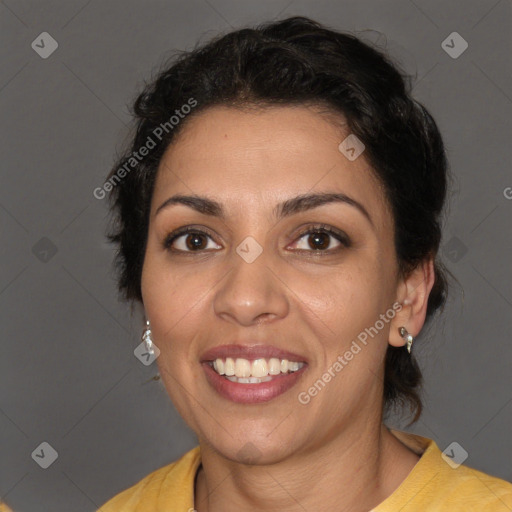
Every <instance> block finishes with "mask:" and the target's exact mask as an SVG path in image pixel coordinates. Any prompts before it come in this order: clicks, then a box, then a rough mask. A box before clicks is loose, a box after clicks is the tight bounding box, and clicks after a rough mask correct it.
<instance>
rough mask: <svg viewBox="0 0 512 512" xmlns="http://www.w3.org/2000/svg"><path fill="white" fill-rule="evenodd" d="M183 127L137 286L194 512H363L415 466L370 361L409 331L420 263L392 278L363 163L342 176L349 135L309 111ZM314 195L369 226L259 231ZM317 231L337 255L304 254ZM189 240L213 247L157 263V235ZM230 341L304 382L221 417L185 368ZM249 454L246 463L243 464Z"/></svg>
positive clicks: (157, 195) (314, 214) (332, 213)
mask: <svg viewBox="0 0 512 512" xmlns="http://www.w3.org/2000/svg"><path fill="white" fill-rule="evenodd" d="M183 128H184V129H183V130H182V132H181V133H180V135H179V137H178V138H177V139H176V140H175V141H174V143H173V144H172V145H171V146H170V147H169V148H168V150H167V151H166V153H165V154H164V156H163V158H162V161H161V164H160V167H159V170H158V174H157V179H156V184H155V189H154V195H153V198H152V205H151V214H150V223H149V232H148V242H147V248H146V254H145V260H144V266H143V273H142V283H141V285H142V295H143V302H144V308H145V312H146V315H147V318H148V319H149V320H150V322H151V328H152V333H153V341H154V343H155V344H156V345H157V346H158V348H159V349H160V351H161V354H160V356H159V358H158V359H157V363H158V367H159V370H160V375H161V377H162V381H163V383H164V385H165V387H166V389H167V392H168V393H169V396H170V398H171V399H172V401H173V403H174V405H175V407H176V408H177V410H178V411H179V413H180V414H181V415H182V416H183V418H184V419H185V421H186V422H187V424H188V425H189V426H190V427H191V428H192V429H193V430H194V431H195V433H196V434H197V436H198V439H199V443H200V446H201V454H202V466H201V467H200V470H199V472H198V474H197V480H196V486H195V507H196V509H197V510H198V511H199V512H205V511H209V512H214V511H223V512H229V511H237V512H239V511H240V510H251V511H268V510H287V511H290V512H291V511H296V510H297V511H304V510H326V511H327V510H338V511H347V512H348V511H361V512H363V511H368V510H370V509H371V508H372V507H375V506H376V505H378V504H379V503H380V502H382V501H383V500H384V499H385V498H386V497H387V496H389V495H390V494H391V493H392V492H393V491H394V490H395V489H396V488H397V487H398V486H399V485H400V483H401V482H402V481H403V480H404V479H405V477H406V476H407V475H408V473H409V472H410V471H411V469H412V468H413V467H414V465H415V464H416V463H417V461H418V460H419V457H418V456H417V455H416V454H415V453H414V452H412V451H411V450H410V449H409V448H407V447H406V446H405V445H404V444H402V443H401V442H400V441H398V440H397V438H395V437H394V436H393V435H392V434H391V433H390V432H389V430H388V429H387V428H386V427H385V426H384V425H383V424H382V415H381V409H382V388H383V379H384V357H385V353H386V348H387V346H388V343H389V344H392V345H394V346H401V345H403V344H404V340H403V339H402V338H401V337H400V336H399V334H398V328H399V327H400V326H404V327H405V328H406V329H407V330H408V331H409V332H410V333H411V334H413V335H417V334H418V333H419V331H420V330H421V328H422V326H423V323H424V321H425V315H426V306H427V299H428V294H429V293H430V290H431V288H432V285H433V281H434V274H433V265H432V261H431V260H425V262H424V263H423V264H422V265H420V266H419V267H418V268H417V269H416V270H415V271H413V272H412V273H411V274H410V275H409V276H407V278H403V277H401V276H400V274H399V272H398V263H397V259H396V253H395V249H394V244H393V236H394V227H393V219H392V215H391V212H390V207H389V204H388V202H387V199H386V196H385V192H384V190H383V187H382V186H381V184H380V183H379V181H378V180H377V179H376V178H375V175H374V173H373V171H372V170H371V168H370V166H369V164H368V162H367V161H366V160H365V158H364V153H363V154H362V155H361V156H360V157H358V158H357V159H356V160H354V161H349V160H348V159H347V158H346V157H345V156H344V155H343V154H342V153H341V152H340V151H339V150H338V145H339V144H340V142H341V141H342V140H344V139H345V137H346V136H347V135H348V133H349V132H348V131H347V130H346V127H345V126H343V124H342V123H337V124H336V123H334V122H333V121H332V119H330V118H328V117H327V116H326V115H324V114H321V113H320V111H319V110H318V109H315V108H313V107H305V106H300V107H290V106H286V107H284V106H279V107H271V108H266V109H263V110H260V111H256V110H246V111H241V110H237V109H234V108H228V107H213V108H209V109H207V110H205V111H203V112H202V113H200V114H199V115H197V116H195V117H193V118H190V119H189V120H187V123H186V124H185V125H184V127H183ZM313 192H333V193H343V194H346V195H347V196H350V197H351V198H352V199H354V200H356V201H358V202H359V203H360V204H361V205H363V207H364V208H365V209H366V211H367V212H368V214H369V216H370V218H371V222H370V221H369V220H368V219H367V218H366V217H365V215H363V214H362V213H361V212H360V211H359V210H358V209H357V208H355V207H354V206H351V205H349V204H342V203H329V204H324V205H322V206H319V207H316V208H314V209H311V210H308V211H304V212H300V213H296V214H294V215H291V216H290V217H285V218H283V219H281V220H277V219H276V218H275V217H273V209H274V207H275V205H276V204H278V203H280V202H282V201H285V200H287V199H290V198H293V197H295V196H297V195H300V194H305V193H313ZM174 194H186V195H192V194H194V195H200V196H207V197H209V198H211V199H214V200H216V201H218V202H219V203H221V205H222V206H223V208H224V210H225V218H224V219H221V218H218V217H214V216H211V215H206V214H204V213H199V212H197V211H195V210H194V209H192V208H190V207H188V206H185V205H180V204H178V205H171V206H168V207H166V208H163V209H161V210H160V211H159V212H158V213H156V211H157V209H158V207H159V206H160V205H161V204H162V203H163V202H164V201H166V200H167V199H168V198H169V197H170V196H172V195H174ZM316 223H323V224H326V225H328V226H330V227H333V228H337V229H338V230H341V231H343V232H344V233H346V235H347V236H348V237H349V239H350V241H351V243H350V245H349V247H345V246H344V245H343V244H341V243H340V242H339V241H337V240H336V238H334V237H332V236H329V235H324V236H323V238H321V239H320V241H319V242H316V245H315V240H314V237H312V236H311V235H308V234H306V235H302V236H301V235H300V229H301V228H307V227H308V226H314V225H315V224H316ZM188 225H194V227H195V228H197V229H204V228H206V229H209V230H210V232H211V233H212V237H211V238H210V237H209V236H208V235H204V236H203V237H201V236H200V237H199V239H198V241H197V240H195V237H194V235H188V238H187V235H184V236H182V237H181V238H179V239H177V240H175V241H174V245H173V246H174V248H176V249H181V250H183V251H186V250H187V245H186V243H185V242H186V241H187V239H188V241H189V244H190V239H191V238H192V242H193V241H196V243H198V242H199V245H200V246H201V248H202V250H201V251H199V252H197V251H196V252H193V251H194V250H193V246H192V250H191V249H190V245H189V246H188V251H189V252H188V253H186V254H184V253H179V252H174V253H173V252H172V251H170V250H169V249H166V248H164V241H165V239H166V237H167V236H168V235H169V233H171V232H172V231H173V230H176V229H177V228H180V227H182V226H188ZM247 236H251V237H253V238H254V239H255V240H256V241H257V242H258V243H259V244H260V246H261V247H262V249H263V252H262V254H261V255H260V256H259V257H258V258H257V259H256V260H255V261H254V262H252V263H247V262H246V261H245V260H244V259H242V258H241V257H240V256H239V255H238V254H237V252H236V247H237V246H238V245H239V244H240V243H241V242H242V240H244V239H245V238H246V237H247ZM312 238H313V240H312ZM201 243H202V245H201ZM323 244H324V245H323ZM318 245H320V246H321V247H324V248H323V249H320V250H319V249H315V247H318ZM322 251H323V252H322ZM395 302H399V303H400V304H403V308H402V310H401V311H400V312H399V313H397V314H396V316H395V317H394V318H393V319H392V320H391V321H390V322H389V323H386V324H385V327H384V328H383V329H382V330H381V331H380V332H379V334H378V335H377V336H375V337H374V338H373V339H371V341H370V342H369V343H368V345H367V346H364V347H363V348H362V350H361V351H360V352H359V353H358V354H357V355H355V356H354V358H353V359H352V360H351V361H350V362H349V364H347V365H346V366H345V367H344V368H343V370H342V371H341V372H339V373H337V374H336V377H335V378H333V379H332V380H331V381H330V382H329V383H328V384H327V385H326V386H325V387H324V388H323V389H322V390H321V392H319V393H318V394H317V395H316V396H315V397H313V398H312V399H311V401H310V402H309V403H308V404H307V405H303V404H301V403H299V401H298V398H297V395H298V393H299V392H301V391H307V390H308V388H309V387H311V386H312V385H313V383H314V382H315V381H316V380H317V379H319V378H321V376H322V374H324V373H325V371H326V370H327V369H328V368H329V367H331V366H332V364H333V363H334V362H335V361H336V360H337V357H338V356H339V355H343V354H344V353H345V352H346V351H347V350H348V349H349V347H350V345H351V342H352V340H354V339H356V338H357V335H358V334H359V333H360V332H362V331H364V329H365V328H367V327H369V326H373V325H374V324H375V322H376V320H378V319H379V316H380V315H381V314H383V313H385V312H386V310H388V309H389V308H390V307H391V306H392V304H393V303H395ZM235 340H238V341H239V342H240V340H241V341H242V343H243V342H246V343H248V344H251V343H250V342H251V340H252V342H253V343H254V342H256V343H266V344H271V345H275V346H277V347H279V348H282V349H285V350H290V351H292V352H295V353H297V354H300V355H302V356H303V357H304V358H305V360H306V361H307V362H308V367H307V370H306V371H305V372H304V374H303V375H302V376H301V379H300V380H299V382H298V383H297V384H296V385H295V386H294V387H293V388H292V389H290V390H288V391H287V392H285V393H284V394H282V395H280V396H278V397H277V398H274V399H273V400H271V401H269V402H264V403H261V404H236V403H233V402H231V401H229V400H226V399H225V398H223V397H221V396H220V395H218V394H217V392H216V391H215V390H214V389H213V388H212V387H211V386H210V385H209V383H208V382H207V380H206V377H205V374H204V371H203V368H202V366H201V364H200V362H199V361H200V356H201V354H203V353H204V352H205V351H206V350H207V349H210V348H212V347H215V346H217V345H223V344H229V343H234V342H235ZM248 443H252V444H251V445H249V444H248ZM249 446H250V449H251V453H252V456H253V460H252V464H245V463H244V462H245V459H244V454H246V453H247V450H248V449H249V448H248V447H249ZM319 497H321V499H319ZM319 507H321V508H319Z"/></svg>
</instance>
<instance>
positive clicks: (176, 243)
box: [164, 226, 221, 252]
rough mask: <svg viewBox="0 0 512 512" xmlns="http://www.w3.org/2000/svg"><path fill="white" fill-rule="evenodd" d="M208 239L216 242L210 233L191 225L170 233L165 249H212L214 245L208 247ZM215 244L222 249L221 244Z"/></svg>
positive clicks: (180, 250)
mask: <svg viewBox="0 0 512 512" xmlns="http://www.w3.org/2000/svg"><path fill="white" fill-rule="evenodd" d="M208 239H209V240H210V241H211V242H212V243H214V242H213V240H212V235H211V234H210V233H208V232H207V231H203V230H201V229H197V228H194V227H190V226H189V227H186V228H181V229H178V230H176V231H174V232H172V233H170V234H169V235H168V236H167V237H166V238H165V241H164V249H167V250H169V251H173V252H199V251H206V250H211V249H212V247H208ZM214 245H215V246H214V247H213V249H221V247H220V246H219V245H217V244H215V243H214Z"/></svg>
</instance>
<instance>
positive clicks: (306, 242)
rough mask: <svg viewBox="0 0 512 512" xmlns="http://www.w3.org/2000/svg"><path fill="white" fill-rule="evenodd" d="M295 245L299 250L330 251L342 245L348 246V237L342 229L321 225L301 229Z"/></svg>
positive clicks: (334, 250)
mask: <svg viewBox="0 0 512 512" xmlns="http://www.w3.org/2000/svg"><path fill="white" fill-rule="evenodd" d="M295 245H296V247H295V248H296V249H298V250H301V251H303V250H304V251H309V252H319V253H322V252H324V253H330V252H336V251H337V250H339V249H341V248H342V247H350V239H349V238H348V236H347V235H346V234H345V233H343V232H342V231H338V230H335V229H334V228H330V227H325V226H323V225H322V226H316V227H310V228H309V229H308V230H306V231H303V232H302V233H301V234H300V235H299V241H298V242H296V244H295Z"/></svg>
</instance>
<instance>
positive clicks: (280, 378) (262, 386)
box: [201, 345, 308, 404]
mask: <svg viewBox="0 0 512 512" xmlns="http://www.w3.org/2000/svg"><path fill="white" fill-rule="evenodd" d="M201 365H202V367H203V369H204V371H205V375H206V378H207V381H208V383H209V384H210V385H211V386H212V388H213V389H214V390H215V391H216V392H217V393H218V394H219V395H221V396H222V397H223V398H226V399H228V400H230V401H232V402H236V403H245V404H250V403H261V402H268V401H270V400H272V399H274V398H276V397H277V396H279V395H281V394H283V393H284V392H286V391H288V390H289V389H290V388H291V387H293V386H294V385H295V384H296V383H297V381H298V380H299V379H300V377H301V375H302V374H303V373H304V371H305V370H306V369H307V366H308V363H307V361H306V360H305V359H304V358H302V356H299V355H297V354H293V353H291V352H287V351H283V350H280V349H277V348H275V347H269V346H264V345H255V346H251V347H248V346H242V345H223V346H221V347H216V348H215V349H212V350H210V351H208V352H207V353H206V354H204V355H203V357H202V358H201Z"/></svg>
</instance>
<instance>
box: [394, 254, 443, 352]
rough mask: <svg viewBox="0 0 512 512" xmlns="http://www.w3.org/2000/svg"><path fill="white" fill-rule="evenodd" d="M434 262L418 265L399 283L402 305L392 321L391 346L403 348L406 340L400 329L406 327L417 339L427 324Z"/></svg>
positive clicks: (427, 261)
mask: <svg viewBox="0 0 512 512" xmlns="http://www.w3.org/2000/svg"><path fill="white" fill-rule="evenodd" d="M434 281H435V272H434V260H433V258H429V259H427V260H425V261H423V262H422V263H421V264H420V265H418V266H417V267H416V268H415V269H414V270H413V271H412V272H410V273H409V274H408V275H407V276H406V277H404V278H402V279H401V280H400V281H399V284H398V289H397V298H398V302H399V303H400V304H401V305H402V309H400V310H399V311H398V312H397V314H396V315H395V317H394V318H393V319H392V320H391V328H390V333H389V344H390V345H393V346H394V347H402V346H403V345H405V340H404V339H403V338H402V337H401V336H400V334H399V332H398V329H399V328H400V327H405V328H406V330H407V332H408V333H409V334H412V335H413V336H414V337H416V336H417V335H418V334H419V332H420V331H421V329H422V328H423V325H424V323H425V318H426V316H427V305H428V297H429V295H430V291H431V290H432V287H433V286H434Z"/></svg>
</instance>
